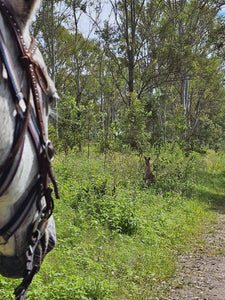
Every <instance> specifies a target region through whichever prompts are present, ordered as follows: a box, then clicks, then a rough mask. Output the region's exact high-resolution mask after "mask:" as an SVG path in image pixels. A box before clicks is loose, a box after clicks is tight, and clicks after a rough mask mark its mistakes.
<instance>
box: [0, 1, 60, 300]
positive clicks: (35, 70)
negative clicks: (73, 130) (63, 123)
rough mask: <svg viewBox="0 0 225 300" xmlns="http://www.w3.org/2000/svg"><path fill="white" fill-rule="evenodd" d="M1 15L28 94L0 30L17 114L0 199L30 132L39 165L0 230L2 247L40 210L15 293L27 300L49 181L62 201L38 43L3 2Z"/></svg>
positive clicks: (49, 208) (1, 169)
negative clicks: (42, 95) (14, 46)
mask: <svg viewBox="0 0 225 300" xmlns="http://www.w3.org/2000/svg"><path fill="white" fill-rule="evenodd" d="M0 12H1V13H2V16H3V18H4V21H5V23H6V24H7V25H8V26H9V28H11V30H12V33H13V35H14V37H15V40H16V42H17V46H18V49H19V51H20V55H19V59H20V62H21V65H22V67H23V68H24V69H25V71H26V76H27V95H26V97H24V94H23V92H22V89H21V85H20V82H19V79H18V75H17V74H16V71H15V68H14V66H13V63H12V59H11V57H10V53H9V49H7V46H6V43H5V41H4V37H3V34H2V32H1V29H0V56H1V57H2V60H3V63H4V65H5V68H6V70H7V74H8V77H9V79H10V80H9V81H10V84H11V90H12V94H13V97H14V103H15V109H16V113H17V114H16V125H15V132H14V138H13V144H12V147H11V149H10V152H9V154H8V157H7V158H6V159H5V161H3V163H2V164H0V174H2V175H1V176H0V196H1V195H2V194H3V193H4V192H5V191H6V190H7V189H8V188H9V186H10V184H11V182H12V181H13V179H14V176H15V174H16V171H17V169H18V166H19V164H20V160H21V157H22V152H23V146H24V141H25V135H26V133H27V132H28V133H29V135H30V137H31V140H32V142H33V145H34V147H35V151H36V155H37V159H38V165H39V171H38V174H37V179H36V180H35V182H34V183H33V184H32V187H31V189H30V191H29V192H28V194H27V196H26V198H25V199H24V200H23V202H22V204H21V206H20V207H19V209H18V211H17V212H16V213H15V215H14V216H12V218H11V219H10V220H9V222H8V223H7V224H6V225H5V226H4V227H3V228H0V244H4V243H7V242H8V240H9V238H10V237H11V236H12V235H13V234H14V233H15V232H16V230H17V229H18V228H19V227H20V225H21V224H22V223H23V221H24V220H25V219H26V217H27V215H28V214H29V212H30V210H31V208H32V205H33V203H35V201H36V203H37V208H38V210H39V218H38V220H37V221H36V222H35V224H34V227H33V230H32V234H31V240H30V244H29V247H28V249H27V251H26V258H27V263H26V272H25V275H24V280H23V282H22V284H21V285H20V286H19V287H18V288H17V289H16V290H15V295H16V299H25V294H26V290H27V288H28V286H29V284H30V282H31V281H32V278H33V276H34V275H35V273H36V272H37V271H38V270H39V269H40V264H41V261H39V263H38V264H35V263H34V261H36V260H37V257H38V256H39V252H38V251H39V250H38V247H39V243H40V242H41V238H42V235H43V234H44V231H45V227H46V224H47V220H48V219H49V217H50V216H51V215H52V212H53V209H54V201H53V198H52V195H51V194H52V188H51V187H50V186H49V180H50V181H51V182H52V184H53V187H54V192H55V196H56V198H57V199H59V191H58V186H57V182H56V179H55V176H54V173H53V170H52V166H51V161H52V159H53V155H54V148H53V146H52V144H51V142H50V141H49V140H48V139H47V135H46V132H45V127H44V121H43V117H42V111H41V103H40V96H39V91H38V85H39V86H40V88H41V89H42V91H43V92H44V93H45V94H47V90H48V82H47V79H46V77H45V75H44V73H43V71H42V69H41V67H40V66H39V64H38V63H37V62H36V61H35V60H34V59H33V54H34V53H35V51H36V49H37V44H36V41H35V39H33V38H32V41H31V45H30V47H29V49H28V48H27V46H26V43H25V41H24V38H23V34H22V32H21V29H20V28H19V26H18V24H17V22H16V21H15V19H14V17H13V14H12V13H11V11H10V8H9V7H8V4H6V2H5V1H4V0H0ZM31 93H32V96H33V103H34V109H33V108H32V107H31ZM21 104H22V105H24V104H25V109H24V108H22V105H21ZM33 110H34V112H33ZM43 196H44V197H45V200H46V206H45V207H44V208H41V204H40V203H41V198H42V197H43ZM38 206H39V207H38ZM39 260H41V258H39Z"/></svg>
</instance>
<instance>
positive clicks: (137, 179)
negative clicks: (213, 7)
mask: <svg viewBox="0 0 225 300" xmlns="http://www.w3.org/2000/svg"><path fill="white" fill-rule="evenodd" d="M84 150H85V149H84ZM148 151H149V152H148V153H150V155H151V162H152V168H153V172H154V174H155V176H156V184H155V185H154V186H152V187H150V188H147V187H146V186H145V184H144V181H143V177H142V171H143V167H144V162H143V160H142V159H140V157H138V156H137V155H136V154H135V153H133V152H129V153H123V154H121V153H116V152H109V151H108V152H107V153H106V154H103V155H99V154H97V153H95V151H94V149H92V151H91V152H90V157H89V159H88V158H87V152H84V154H80V153H79V152H75V151H69V152H68V154H67V155H66V154H64V153H61V154H58V155H57V156H56V160H55V163H54V169H55V172H56V175H57V179H58V181H59V185H60V192H61V199H60V200H58V201H56V203H55V212H54V217H55V221H56V228H57V236H58V243H57V247H56V249H54V250H53V251H52V252H51V253H50V254H49V255H48V256H47V258H46V259H45V261H44V263H43V266H42V268H41V271H40V272H39V273H38V275H36V276H35V279H34V281H33V283H32V285H31V288H30V290H29V292H28V297H27V299H30V300H31V299H37V298H39V299H65V300H66V299H140V298H142V299H150V298H151V297H155V298H156V297H161V296H162V295H163V293H164V290H163V286H164V287H165V288H166V283H167V282H169V278H170V277H171V276H173V274H174V272H175V269H176V261H177V256H178V255H179V254H182V253H183V252H186V251H187V250H190V247H193V246H194V245H195V244H196V243H197V242H198V241H199V239H201V232H202V228H203V225H204V224H206V223H208V222H211V221H212V220H213V219H214V214H215V212H211V211H210V210H209V208H214V209H215V208H216V207H218V206H219V205H220V204H221V201H223V199H224V174H225V169H224V166H225V164H224V162H225V155H224V153H222V152H220V153H215V152H214V151H212V150H211V151H208V152H207V153H206V154H205V155H199V154H197V153H194V152H193V153H192V154H189V155H187V154H185V153H184V152H183V150H182V149H181V148H180V147H179V146H178V144H176V145H172V144H167V145H166V146H165V147H164V148H160V152H159V149H158V148H151V149H149V150H148ZM150 151H151V152H150ZM145 154H146V155H147V153H145ZM19 281H20V280H16V281H15V280H8V279H5V278H3V277H1V278H0V292H1V297H2V299H13V296H12V290H13V287H15V286H16V285H17V284H18V283H19ZM161 282H164V285H163V286H162V285H160V283H161ZM160 286H161V287H160Z"/></svg>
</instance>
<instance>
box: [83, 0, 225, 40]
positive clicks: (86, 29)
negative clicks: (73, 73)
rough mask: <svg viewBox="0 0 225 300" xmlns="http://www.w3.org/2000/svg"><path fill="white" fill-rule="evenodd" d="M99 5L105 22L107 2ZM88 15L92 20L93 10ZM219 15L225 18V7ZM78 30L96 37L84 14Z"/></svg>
mask: <svg viewBox="0 0 225 300" xmlns="http://www.w3.org/2000/svg"><path fill="white" fill-rule="evenodd" d="M101 5H102V7H101V9H102V12H101V18H100V19H101V20H107V19H108V17H109V15H110V10H111V6H110V4H109V0H102V1H101ZM89 13H90V15H92V16H93V18H95V12H94V10H93V9H92V11H91V12H89ZM220 14H221V15H222V16H224V17H225V5H224V6H223V8H222V10H221V13H220ZM100 22H101V21H100ZM79 30H80V32H81V33H82V34H83V35H84V36H85V37H96V36H95V35H94V30H93V29H92V28H91V23H90V20H89V17H88V16H86V15H85V14H84V13H82V16H81V18H80V20H79ZM91 30H92V31H91Z"/></svg>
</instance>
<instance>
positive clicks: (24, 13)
mask: <svg viewBox="0 0 225 300" xmlns="http://www.w3.org/2000/svg"><path fill="white" fill-rule="evenodd" d="M8 2H9V3H10V5H11V7H12V9H13V11H14V13H15V15H16V16H17V18H18V20H19V21H20V22H21V24H22V25H23V26H26V25H27V23H30V22H31V20H32V18H33V15H34V14H35V12H36V10H37V9H38V8H39V7H40V4H41V0H8Z"/></svg>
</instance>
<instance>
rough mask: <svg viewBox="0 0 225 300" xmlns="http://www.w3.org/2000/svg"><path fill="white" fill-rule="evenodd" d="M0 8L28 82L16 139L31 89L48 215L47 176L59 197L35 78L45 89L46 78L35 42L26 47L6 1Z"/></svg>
mask: <svg viewBox="0 0 225 300" xmlns="http://www.w3.org/2000/svg"><path fill="white" fill-rule="evenodd" d="M0 8H1V12H2V14H3V15H4V17H5V20H6V21H7V22H8V23H9V25H10V26H9V27H11V28H12V30H13V32H14V35H15V37H16V40H17V43H18V46H19V50H20V51H21V62H22V65H23V67H24V68H25V69H26V73H27V82H28V88H27V90H28V92H27V93H28V95H27V102H26V113H25V118H24V119H25V120H24V126H23V129H22V132H21V136H20V137H19V139H18V144H19V143H20V145H21V139H23V138H24V135H25V132H26V129H27V124H28V119H29V110H30V90H31V91H32V94H33V101H34V106H35V111H36V118H37V126H38V129H39V131H40V142H41V145H42V147H43V153H42V155H41V156H40V157H39V166H40V176H41V177H42V179H43V185H44V186H43V192H44V194H45V196H46V202H47V205H48V204H49V206H50V207H49V208H47V210H48V209H49V215H51V213H52V209H53V200H52V197H51V189H50V188H49V187H48V177H49V178H50V179H51V181H52V183H53V186H54V190H55V196H56V198H57V199H58V198H59V191H58V186H57V182H56V179H55V176H54V174H53V171H52V167H51V162H50V160H49V159H48V158H49V157H51V156H52V152H53V147H52V146H51V144H50V143H49V141H48V140H47V137H46V133H45V128H44V122H43V118H42V112H41V105H40V98H39V92H38V86H37V80H38V83H39V85H40V87H41V88H42V89H43V84H42V82H44V83H45V84H46V89H48V85H47V79H46V77H45V76H44V73H43V71H42V69H41V67H40V66H39V65H38V64H37V63H36V62H35V61H34V60H33V56H32V55H33V54H34V52H35V50H36V44H35V42H34V40H32V42H31V46H30V48H29V49H28V48H27V46H26V43H25V41H24V38H23V34H22V32H21V30H20V28H19V26H18V25H17V23H16V22H15V20H14V17H13V15H12V13H11V12H10V10H9V8H8V7H6V3H5V2H4V0H0ZM36 78H37V79H36ZM42 79H43V80H42ZM44 92H46V90H45V89H44ZM17 148H19V146H16V147H14V149H12V151H11V152H10V154H9V157H8V158H7V160H6V162H4V163H3V166H0V172H1V171H2V169H7V167H8V166H9V164H10V162H11V161H12V160H13V158H14V157H15V153H17V152H18V149H17Z"/></svg>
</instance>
